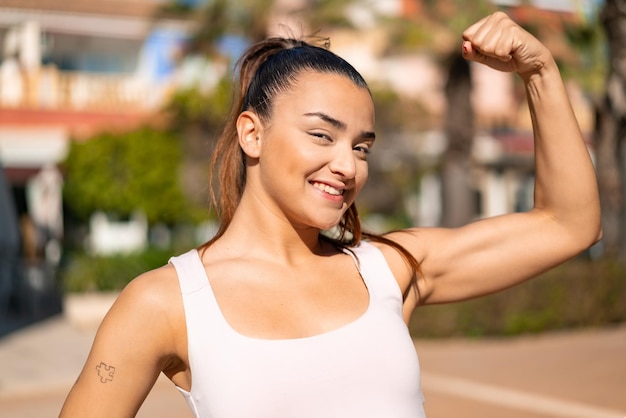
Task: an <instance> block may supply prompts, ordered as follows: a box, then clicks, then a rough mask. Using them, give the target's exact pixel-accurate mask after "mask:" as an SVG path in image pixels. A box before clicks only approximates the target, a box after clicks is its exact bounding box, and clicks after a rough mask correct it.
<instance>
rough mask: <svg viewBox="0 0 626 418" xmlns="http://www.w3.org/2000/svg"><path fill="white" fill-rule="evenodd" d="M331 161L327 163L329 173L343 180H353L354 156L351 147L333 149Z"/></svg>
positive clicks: (355, 164) (354, 171)
mask: <svg viewBox="0 0 626 418" xmlns="http://www.w3.org/2000/svg"><path fill="white" fill-rule="evenodd" d="M334 148H335V149H334V150H333V151H334V155H333V159H332V160H331V161H330V163H329V165H328V166H329V168H330V171H332V172H333V174H337V175H339V176H341V177H342V178H344V179H353V178H354V177H355V176H356V167H357V162H356V156H355V155H354V152H353V151H352V146H351V145H350V146H343V145H341V146H339V145H338V146H336V147H334Z"/></svg>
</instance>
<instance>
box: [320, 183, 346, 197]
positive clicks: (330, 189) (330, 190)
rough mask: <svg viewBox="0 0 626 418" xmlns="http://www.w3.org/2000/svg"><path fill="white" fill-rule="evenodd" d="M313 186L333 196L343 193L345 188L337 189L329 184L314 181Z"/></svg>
mask: <svg viewBox="0 0 626 418" xmlns="http://www.w3.org/2000/svg"><path fill="white" fill-rule="evenodd" d="M313 186H315V187H317V188H318V189H320V190H322V191H324V192H326V193H328V194H331V195H333V196H339V195H342V194H343V190H339V189H335V188H334V187H330V186H329V185H327V184H322V183H313Z"/></svg>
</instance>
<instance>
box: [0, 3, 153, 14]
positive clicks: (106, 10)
mask: <svg viewBox="0 0 626 418" xmlns="http://www.w3.org/2000/svg"><path fill="white" fill-rule="evenodd" d="M163 4H164V2H163V1H157V0H98V1H84V0H2V4H1V6H0V8H10V9H23V10H39V11H49V12H70V13H87V14H105V15H116V16H127V17H150V16H152V15H153V14H154V13H155V12H156V11H157V10H158V9H159V8H160V7H161V6H162V5H163Z"/></svg>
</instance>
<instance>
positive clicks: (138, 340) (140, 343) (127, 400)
mask: <svg viewBox="0 0 626 418" xmlns="http://www.w3.org/2000/svg"><path fill="white" fill-rule="evenodd" d="M145 287H146V286H145V283H144V284H142V283H131V284H130V285H129V286H128V287H127V288H126V289H125V290H124V291H123V292H122V293H121V294H120V297H119V298H118V300H117V301H116V302H115V304H114V305H113V306H112V307H111V309H110V311H109V312H108V314H107V315H106V317H105V319H104V320H103V321H102V324H101V326H100V328H99V330H98V332H97V334H96V338H95V340H94V343H93V346H92V349H91V352H90V353H89V356H88V358H87V361H86V363H85V366H84V368H83V370H82V372H81V374H80V376H79V378H78V380H77V381H76V383H75V384H74V387H73V388H72V390H71V391H70V393H69V395H68V397H67V400H66V402H65V405H64V407H63V410H62V413H61V417H66V416H67V417H74V416H81V417H111V416H116V417H132V416H135V414H136V413H137V411H138V410H139V407H140V406H141V404H142V402H143V401H144V399H145V398H146V396H147V395H148V393H149V391H150V389H151V388H152V386H153V385H154V382H155V381H156V379H157V377H158V375H159V373H160V371H161V370H162V368H163V365H164V361H165V359H166V358H167V355H168V346H169V342H168V340H169V339H170V335H168V329H169V326H168V323H167V322H168V321H167V319H166V318H165V316H164V314H163V313H162V307H161V306H160V305H161V303H160V302H159V301H158V298H154V297H151V295H150V294H149V292H148V294H146V293H144V291H145Z"/></svg>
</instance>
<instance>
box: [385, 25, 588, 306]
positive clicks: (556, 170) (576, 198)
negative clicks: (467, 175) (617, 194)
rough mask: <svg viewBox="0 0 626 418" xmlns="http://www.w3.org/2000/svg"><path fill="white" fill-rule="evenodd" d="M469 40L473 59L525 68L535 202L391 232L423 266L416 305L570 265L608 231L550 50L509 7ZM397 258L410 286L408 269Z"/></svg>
mask: <svg viewBox="0 0 626 418" xmlns="http://www.w3.org/2000/svg"><path fill="white" fill-rule="evenodd" d="M463 37H464V39H465V41H464V42H463V51H464V56H465V58H466V59H468V60H472V61H477V62H480V63H482V64H485V65H488V66H490V67H493V68H495V69H497V70H500V71H509V72H517V73H518V74H519V75H520V76H521V78H522V80H523V81H524V84H525V87H526V94H527V98H528V102H529V109H530V114H531V117H532V121H533V128H534V137H535V163H536V180H535V201H534V208H533V209H532V210H531V211H530V212H527V213H516V214H509V215H504V216H500V217H495V218H490V219H484V220H481V221H478V222H475V223H472V224H469V225H467V226H464V227H462V228H457V229H441V228H433V229H420V228H416V229H414V230H411V231H409V233H408V234H407V233H396V234H391V235H390V237H391V238H393V239H395V240H397V241H398V242H400V243H401V244H403V245H405V246H406V248H407V249H409V250H410V251H412V252H413V254H415V255H416V256H417V258H418V259H419V260H420V261H421V262H422V273H423V274H422V277H421V278H420V280H419V282H418V283H419V290H420V294H421V295H420V300H419V302H418V301H417V300H415V301H414V302H413V304H414V305H415V304H416V303H442V302H450V301H456V300H462V299H467V298H471V297H476V296H480V295H484V294H488V293H492V292H495V291H498V290H501V289H504V288H507V287H510V286H512V285H515V284H517V283H519V282H521V281H523V280H526V279H528V278H531V277H533V276H535V275H537V274H539V273H541V272H543V271H545V270H547V269H549V268H552V267H554V266H555V265H557V264H559V263H562V262H564V261H566V260H567V259H569V258H571V257H573V256H575V255H576V254H578V253H580V252H581V251H583V250H585V249H586V248H588V247H589V246H591V245H592V244H593V243H594V242H596V241H597V240H598V239H599V237H600V208H599V198H598V191H597V185H596V178H595V173H594V169H593V166H592V163H591V159H590V157H589V154H588V151H587V148H586V146H585V143H584V141H583V138H582V135H581V132H580V129H579V127H578V124H577V121H576V119H575V116H574V113H573V111H572V108H571V105H570V103H569V99H568V97H567V94H566V91H565V88H564V85H563V82H562V80H561V77H560V74H559V70H558V68H557V65H556V63H555V61H554V59H553V58H552V55H551V54H550V52H549V51H548V50H547V49H546V48H545V47H544V46H543V45H542V44H541V43H540V42H539V41H537V39H535V38H534V37H533V36H532V35H530V34H529V33H528V32H526V31H524V30H523V29H522V28H520V27H519V26H518V25H516V24H515V23H514V22H513V21H511V20H510V19H509V18H508V17H507V16H506V15H505V14H504V13H495V14H493V15H491V16H488V17H486V18H485V19H483V20H481V21H479V22H478V23H476V24H475V25H473V26H471V27H470V28H469V29H468V30H466V31H465V32H464V34H463ZM387 253H389V252H387ZM390 258H391V263H392V265H394V264H395V265H396V268H397V270H396V271H400V276H401V277H403V279H400V281H401V284H403V285H405V286H407V285H408V284H407V283H408V282H407V281H406V277H407V274H406V272H405V270H406V269H405V268H398V267H397V266H398V265H399V264H398V261H397V258H396V259H395V260H394V256H391V257H390Z"/></svg>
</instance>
